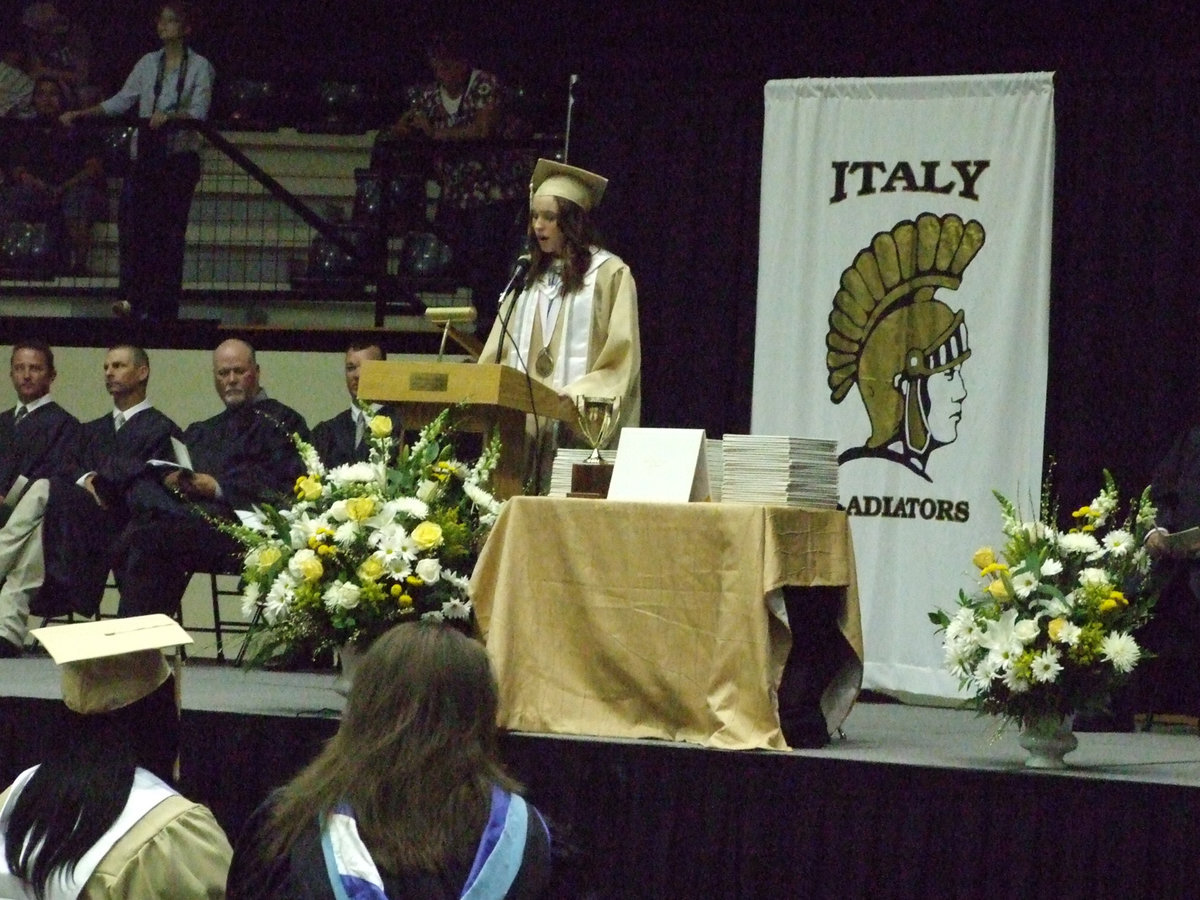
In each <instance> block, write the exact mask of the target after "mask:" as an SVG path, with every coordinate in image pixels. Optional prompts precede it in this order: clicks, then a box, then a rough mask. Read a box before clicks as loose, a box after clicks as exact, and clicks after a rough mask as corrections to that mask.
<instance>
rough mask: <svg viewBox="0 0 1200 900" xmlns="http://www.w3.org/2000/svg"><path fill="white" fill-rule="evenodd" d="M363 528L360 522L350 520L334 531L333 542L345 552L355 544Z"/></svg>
mask: <svg viewBox="0 0 1200 900" xmlns="http://www.w3.org/2000/svg"><path fill="white" fill-rule="evenodd" d="M361 528H362V526H361V525H360V524H359V523H358V522H355V521H354V520H353V519H349V520H347V521H345V522H343V523H342V524H341V525H339V526H338V527H337V528H335V529H333V542H334V543H335V544H337V545H338V546H339V547H341V548H342V549H343V550H344V549H346V548H348V547H349V546H350V545H351V544H353V543H354V541H355V539H356V538H357V537H358V535H359V532H360V530H361Z"/></svg>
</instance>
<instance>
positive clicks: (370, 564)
mask: <svg viewBox="0 0 1200 900" xmlns="http://www.w3.org/2000/svg"><path fill="white" fill-rule="evenodd" d="M358 577H359V578H361V579H362V580H363V581H378V580H379V579H380V578H382V577H383V563H382V562H380V561H379V560H378V559H376V558H375V557H374V556H368V557H367V558H366V559H364V560H363V561H362V563H360V564H359V567H358Z"/></svg>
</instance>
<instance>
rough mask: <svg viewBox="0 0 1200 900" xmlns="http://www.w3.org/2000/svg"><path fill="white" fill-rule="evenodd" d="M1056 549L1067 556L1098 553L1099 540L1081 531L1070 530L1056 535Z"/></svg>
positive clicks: (1087, 555) (1089, 555)
mask: <svg viewBox="0 0 1200 900" xmlns="http://www.w3.org/2000/svg"><path fill="white" fill-rule="evenodd" d="M1058 549H1059V550H1061V551H1062V552H1063V553H1065V554H1067V555H1068V556H1086V557H1088V558H1089V559H1090V558H1091V556H1092V554H1095V553H1100V552H1101V550H1100V542H1099V541H1098V540H1096V539H1095V538H1094V537H1092V536H1091V535H1090V534H1086V533H1084V532H1082V531H1070V532H1067V533H1066V534H1060V535H1059V536H1058Z"/></svg>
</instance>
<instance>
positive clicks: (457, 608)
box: [442, 597, 471, 620]
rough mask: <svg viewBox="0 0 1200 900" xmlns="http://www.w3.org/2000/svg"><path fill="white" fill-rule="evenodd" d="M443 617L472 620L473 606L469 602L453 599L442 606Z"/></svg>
mask: <svg viewBox="0 0 1200 900" xmlns="http://www.w3.org/2000/svg"><path fill="white" fill-rule="evenodd" d="M442 615H443V616H445V617H446V618H447V619H463V620H466V619H469V618H471V604H470V602H469V601H467V600H460V599H459V598H457V597H451V598H450V599H449V600H447V601H446V602H445V603H443V604H442Z"/></svg>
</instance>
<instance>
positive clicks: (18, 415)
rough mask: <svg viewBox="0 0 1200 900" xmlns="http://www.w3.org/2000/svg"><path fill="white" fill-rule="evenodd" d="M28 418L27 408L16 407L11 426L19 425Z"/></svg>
mask: <svg viewBox="0 0 1200 900" xmlns="http://www.w3.org/2000/svg"><path fill="white" fill-rule="evenodd" d="M28 417H29V407H27V406H18V407H17V411H16V412H15V413H13V425H14V426H16V425H20V424H21V423H22V422H24V421H25V419H27V418H28Z"/></svg>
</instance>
